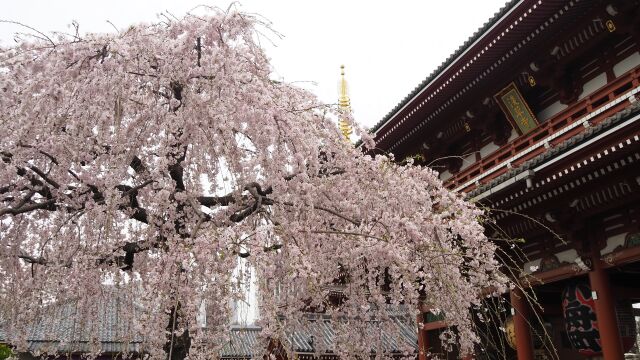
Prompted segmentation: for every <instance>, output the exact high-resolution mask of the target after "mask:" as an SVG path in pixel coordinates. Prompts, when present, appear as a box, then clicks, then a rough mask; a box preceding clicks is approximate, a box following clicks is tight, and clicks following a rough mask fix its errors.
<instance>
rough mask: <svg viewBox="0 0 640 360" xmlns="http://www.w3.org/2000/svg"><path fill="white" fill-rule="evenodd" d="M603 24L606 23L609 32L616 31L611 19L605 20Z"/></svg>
mask: <svg viewBox="0 0 640 360" xmlns="http://www.w3.org/2000/svg"><path fill="white" fill-rule="evenodd" d="M605 24H606V25H607V30H609V32H614V31H616V24H614V23H613V20H607V22H606V23H605Z"/></svg>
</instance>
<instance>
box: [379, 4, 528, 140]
mask: <svg viewBox="0 0 640 360" xmlns="http://www.w3.org/2000/svg"><path fill="white" fill-rule="evenodd" d="M519 1H520V0H510V1H508V2H507V3H506V4H505V5H504V6H503V7H502V8H500V10H498V12H496V13H495V14H494V15H493V17H491V19H489V21H487V22H485V23H484V25H482V26H481V27H480V28H479V29H478V30H477V31H476V32H475V33H473V35H471V37H469V39H467V41H465V42H464V44H462V45H461V46H460V47H458V50H456V51H455V52H454V53H453V54H451V55H450V56H449V57H448V58H447V59H446V60H445V61H444V62H443V63H442V64H440V66H438V68H436V69H435V70H434V71H433V72H432V73H431V74H429V76H427V78H426V79H424V80H423V81H422V82H421V83H420V84H419V85H418V86H416V87H415V88H414V89H413V91H411V92H410V93H409V94H408V95H407V96H405V97H404V99H402V100H401V101H400V102H399V103H398V105H396V106H395V107H394V108H393V109H392V110H391V111H390V112H389V113H387V115H385V117H384V118H382V120H380V121H379V122H378V123H377V124H375V125H374V126H373V127H372V128H371V130H370V132H371V133H375V132H376V131H378V129H380V128H381V127H382V126H383V125H384V124H385V123H386V122H387V121H388V120H389V119H391V117H392V116H393V115H394V114H395V113H396V112H398V111H399V110H400V109H401V108H402V107H403V106H405V105H406V104H407V103H408V102H409V101H410V100H411V99H412V98H413V97H414V96H416V95H417V94H418V93H419V92H420V91H421V90H422V89H423V88H424V87H425V86H427V84H429V83H430V82H431V80H433V79H435V78H436V77H437V76H438V75H439V74H440V73H441V72H442V71H444V69H446V68H447V67H448V66H449V65H451V64H452V63H453V62H454V61H455V60H456V59H457V58H458V57H459V56H460V55H462V53H464V52H465V51H466V50H467V49H468V48H469V47H470V46H471V44H473V43H474V42H475V41H476V40H478V39H479V38H480V37H481V36H482V34H484V33H485V32H487V31H488V30H489V29H490V28H491V27H492V26H493V25H495V24H496V23H497V22H498V20H499V19H500V18H501V17H502V16H504V15H505V14H506V13H507V12H509V11H510V10H511V9H512V8H513V7H514V6H515V5H516V4H517V3H518V2H519Z"/></svg>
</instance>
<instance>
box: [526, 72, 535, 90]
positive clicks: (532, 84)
mask: <svg viewBox="0 0 640 360" xmlns="http://www.w3.org/2000/svg"><path fill="white" fill-rule="evenodd" d="M527 80H528V81H529V86H531V87H534V86H536V79H535V78H534V77H533V75H529V77H528V78H527Z"/></svg>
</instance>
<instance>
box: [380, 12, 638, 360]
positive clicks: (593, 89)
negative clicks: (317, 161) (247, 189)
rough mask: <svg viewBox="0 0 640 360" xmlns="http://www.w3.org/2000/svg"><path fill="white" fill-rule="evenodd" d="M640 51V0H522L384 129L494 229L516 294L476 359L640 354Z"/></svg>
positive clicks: (434, 346)
mask: <svg viewBox="0 0 640 360" xmlns="http://www.w3.org/2000/svg"><path fill="white" fill-rule="evenodd" d="M639 50H640V1H638V0H565V1H560V0H513V1H510V2H509V3H507V4H506V5H505V7H504V8H502V9H501V10H500V11H499V12H498V13H496V14H495V16H494V17H493V18H492V19H491V20H490V21H489V22H487V23H486V24H485V25H484V26H483V27H482V28H481V29H479V31H477V32H476V33H475V34H474V35H473V36H472V37H471V38H470V39H469V40H468V41H467V42H466V43H465V44H464V45H463V46H461V47H460V48H459V49H458V50H457V51H456V52H455V53H454V54H453V55H451V56H450V57H449V58H448V59H447V60H446V61H445V62H444V63H443V64H442V65H441V66H440V67H439V68H438V69H437V70H436V71H434V72H433V73H432V74H431V75H430V76H429V77H427V79H425V80H424V81H422V83H420V85H419V86H418V87H416V88H415V90H413V91H412V92H411V93H409V94H408V95H407V96H406V97H405V98H404V99H403V100H402V101H401V102H400V103H399V104H398V105H397V106H396V107H395V108H393V109H392V110H391V111H390V112H389V114H388V115H387V116H385V117H384V119H382V121H380V122H379V123H378V124H377V125H376V126H375V127H374V128H373V130H372V132H373V134H374V138H375V141H376V147H377V150H376V151H379V152H380V153H393V154H394V155H395V157H396V159H397V160H402V159H405V158H409V157H411V158H413V159H415V161H417V162H418V163H421V164H422V165H428V166H431V167H433V168H434V169H435V170H437V171H439V173H440V178H441V179H442V181H443V182H444V183H445V185H446V186H447V187H448V188H450V189H452V190H455V191H457V192H460V193H461V194H463V196H465V197H466V198H467V199H469V200H471V201H474V202H476V203H477V204H478V206H481V207H484V208H486V209H487V210H486V211H487V213H488V214H489V215H490V216H491V219H492V220H493V223H488V224H487V229H486V234H487V236H488V237H489V238H490V239H492V240H493V241H495V243H496V244H497V245H498V247H499V252H498V254H499V256H500V258H501V260H502V262H503V263H504V268H505V271H509V272H510V274H512V277H513V279H514V280H515V281H516V282H517V283H518V284H519V286H520V288H516V289H514V290H513V291H511V293H510V294H508V295H506V296H505V297H504V304H505V305H504V306H502V305H501V303H499V304H497V306H496V314H494V318H493V321H494V323H497V324H498V325H499V326H493V327H490V326H486V327H485V328H483V327H482V326H484V325H482V324H479V329H484V331H483V336H485V337H484V338H483V342H482V344H481V345H479V346H478V348H477V349H476V354H475V355H473V358H476V359H505V358H506V359H516V358H517V359H519V360H528V359H585V358H600V359H606V360H614V359H615V360H618V359H624V358H625V354H627V355H626V356H627V358H640V357H633V356H634V355H633V354H636V355H637V354H638V346H637V341H638V340H637V333H638V329H637V325H636V319H637V316H640V310H639V309H638V308H637V307H635V306H634V304H637V303H638V302H640V246H638V245H640V201H639V200H640V146H639V145H640V121H639V120H640V103H639V102H638V97H639V96H640V95H639V94H638V92H639V91H640V53H639ZM523 290H524V291H523ZM420 318H421V320H422V321H423V322H424V327H423V328H422V329H421V330H419V332H420V334H419V344H420V345H419V346H420V350H421V354H420V358H421V359H425V358H426V356H427V355H425V354H426V351H427V350H428V351H430V352H431V353H434V354H435V353H439V354H440V356H443V357H445V358H449V359H456V358H461V357H465V354H458V353H457V352H456V351H455V349H454V350H453V351H450V352H447V351H444V350H443V349H441V348H440V345H439V340H438V334H439V331H440V329H442V328H444V327H446V326H447V324H446V316H445V317H444V318H442V317H435V316H433V314H430V313H423V314H421V315H420ZM496 342H502V343H503V344H507V346H500V344H498V343H496ZM509 345H511V346H509ZM466 358H472V357H471V356H466Z"/></svg>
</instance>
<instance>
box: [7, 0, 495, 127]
mask: <svg viewBox="0 0 640 360" xmlns="http://www.w3.org/2000/svg"><path fill="white" fill-rule="evenodd" d="M505 2H506V0H438V1H435V0H422V1H418V0H413V1H409V0H396V1H393V2H390V1H377V0H371V1H353V0H352V1H349V0H342V1H339V0H320V1H318V0H316V1H304V0H281V1H275V0H271V1H267V0H262V1H260V0H243V1H242V2H239V3H238V5H237V6H238V8H239V9H240V10H242V11H245V12H250V13H258V14H261V15H262V16H264V17H266V18H267V19H268V20H270V21H271V22H272V23H273V28H274V29H275V30H277V31H278V32H280V33H282V34H283V35H284V38H282V39H280V40H277V42H276V45H277V47H269V48H268V49H267V53H268V54H269V56H270V57H271V59H272V64H273V67H274V69H275V71H276V74H277V75H278V76H279V77H281V78H283V79H284V80H285V81H288V82H293V81H303V82H308V83H306V84H307V85H308V86H305V87H307V88H310V89H311V90H312V91H313V92H314V93H315V94H316V95H317V96H318V97H319V98H320V99H321V100H322V101H324V102H328V103H335V102H337V97H338V94H337V91H338V89H337V83H338V79H339V74H340V65H341V64H344V65H345V67H346V69H345V70H346V76H347V80H348V81H349V86H350V96H351V104H352V108H353V111H354V116H355V118H356V120H357V121H359V122H361V123H363V124H365V125H366V126H373V125H374V124H376V123H377V122H378V121H380V120H381V119H382V118H383V117H384V116H385V115H386V114H387V113H388V112H389V111H390V110H391V109H392V108H393V107H395V105H396V104H397V103H398V102H400V100H402V99H403V98H404V97H405V96H406V95H407V94H409V93H410V92H411V91H412V90H413V88H414V87H416V86H417V85H418V84H419V83H420V82H421V81H422V80H424V78H426V77H427V75H429V74H430V73H431V72H432V71H433V70H434V69H435V68H437V67H438V66H439V65H440V63H442V62H443V61H444V60H445V59H446V58H447V57H448V56H449V55H450V54H452V53H453V52H454V51H455V50H456V49H457V48H458V47H459V46H460V45H462V44H463V43H464V41H465V40H466V39H467V38H468V37H470V36H471V35H472V34H473V33H474V32H475V31H476V30H477V29H478V28H479V27H480V26H482V24H483V23H484V22H486V21H487V20H488V19H489V18H490V17H492V16H493V14H494V13H495V12H497V11H498V9H499V8H500V7H501V6H503V5H504V4H505ZM230 3H231V2H230V1H229V0H224V1H208V2H207V1H205V0H182V1H175V0H174V1H170V0H154V1H147V0H145V1H139V0H109V1H95V0H94V1H89V0H56V1H53V0H49V1H45V0H40V1H38V0H9V1H7V0H5V1H3V2H2V3H1V4H0V9H1V10H0V19H2V20H14V21H20V22H22V23H24V24H26V25H29V26H32V27H34V28H37V29H38V30H40V31H43V32H49V31H69V28H68V24H70V23H71V21H72V20H76V21H78V22H79V23H80V29H81V31H85V32H87V31H90V32H110V31H114V30H113V27H112V26H111V25H109V24H108V23H107V20H109V21H111V22H112V23H113V24H115V25H116V27H118V28H119V29H123V28H126V27H128V26H129V25H131V24H135V23H139V22H153V21H156V20H157V15H158V13H160V12H163V11H165V10H168V11H170V12H171V13H173V14H175V15H176V16H178V17H179V16H180V15H183V14H184V13H186V12H187V11H189V10H191V9H192V8H194V7H195V6H197V5H200V4H207V5H211V6H219V7H221V8H224V9H226V8H227V7H228V5H229V4H230ZM16 31H24V29H23V28H19V27H17V26H13V25H8V24H3V23H0V44H1V45H4V46H9V45H11V44H12V43H13V33H14V32H16Z"/></svg>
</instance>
